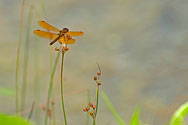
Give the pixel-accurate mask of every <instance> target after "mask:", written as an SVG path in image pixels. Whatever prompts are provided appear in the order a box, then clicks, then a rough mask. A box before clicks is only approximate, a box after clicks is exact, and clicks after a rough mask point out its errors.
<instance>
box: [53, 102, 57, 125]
mask: <svg viewBox="0 0 188 125" xmlns="http://www.w3.org/2000/svg"><path fill="white" fill-rule="evenodd" d="M52 119H53V125H56V118H55V104H54V105H52Z"/></svg>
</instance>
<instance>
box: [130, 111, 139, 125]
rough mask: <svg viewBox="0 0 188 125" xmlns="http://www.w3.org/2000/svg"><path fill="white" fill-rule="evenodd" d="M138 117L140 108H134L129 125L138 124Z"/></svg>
mask: <svg viewBox="0 0 188 125" xmlns="http://www.w3.org/2000/svg"><path fill="white" fill-rule="evenodd" d="M139 117H140V108H136V109H135V111H134V114H133V116H132V119H131V122H130V125H140V122H139Z"/></svg>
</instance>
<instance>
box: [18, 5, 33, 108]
mask: <svg viewBox="0 0 188 125" xmlns="http://www.w3.org/2000/svg"><path fill="white" fill-rule="evenodd" d="M32 18H33V6H30V10H29V15H28V21H27V30H26V40H25V47H24V67H23V81H22V91H21V107H20V110H21V111H23V110H24V109H25V102H26V89H27V73H28V71H27V70H28V60H29V42H30V34H31V25H32Z"/></svg>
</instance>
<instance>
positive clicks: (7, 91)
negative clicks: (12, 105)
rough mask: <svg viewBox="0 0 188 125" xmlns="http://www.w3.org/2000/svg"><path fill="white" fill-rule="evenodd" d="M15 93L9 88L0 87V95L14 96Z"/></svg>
mask: <svg viewBox="0 0 188 125" xmlns="http://www.w3.org/2000/svg"><path fill="white" fill-rule="evenodd" d="M14 95H15V93H14V91H13V90H11V89H6V88H3V87H0V96H14Z"/></svg>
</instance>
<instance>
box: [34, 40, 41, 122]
mask: <svg viewBox="0 0 188 125" xmlns="http://www.w3.org/2000/svg"><path fill="white" fill-rule="evenodd" d="M34 70H35V76H34V96H35V104H36V105H37V106H38V105H39V100H40V82H39V78H40V77H39V40H38V39H37V38H35V42H34ZM34 116H35V120H36V122H37V124H38V125H40V122H41V117H40V110H35V114H34Z"/></svg>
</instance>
